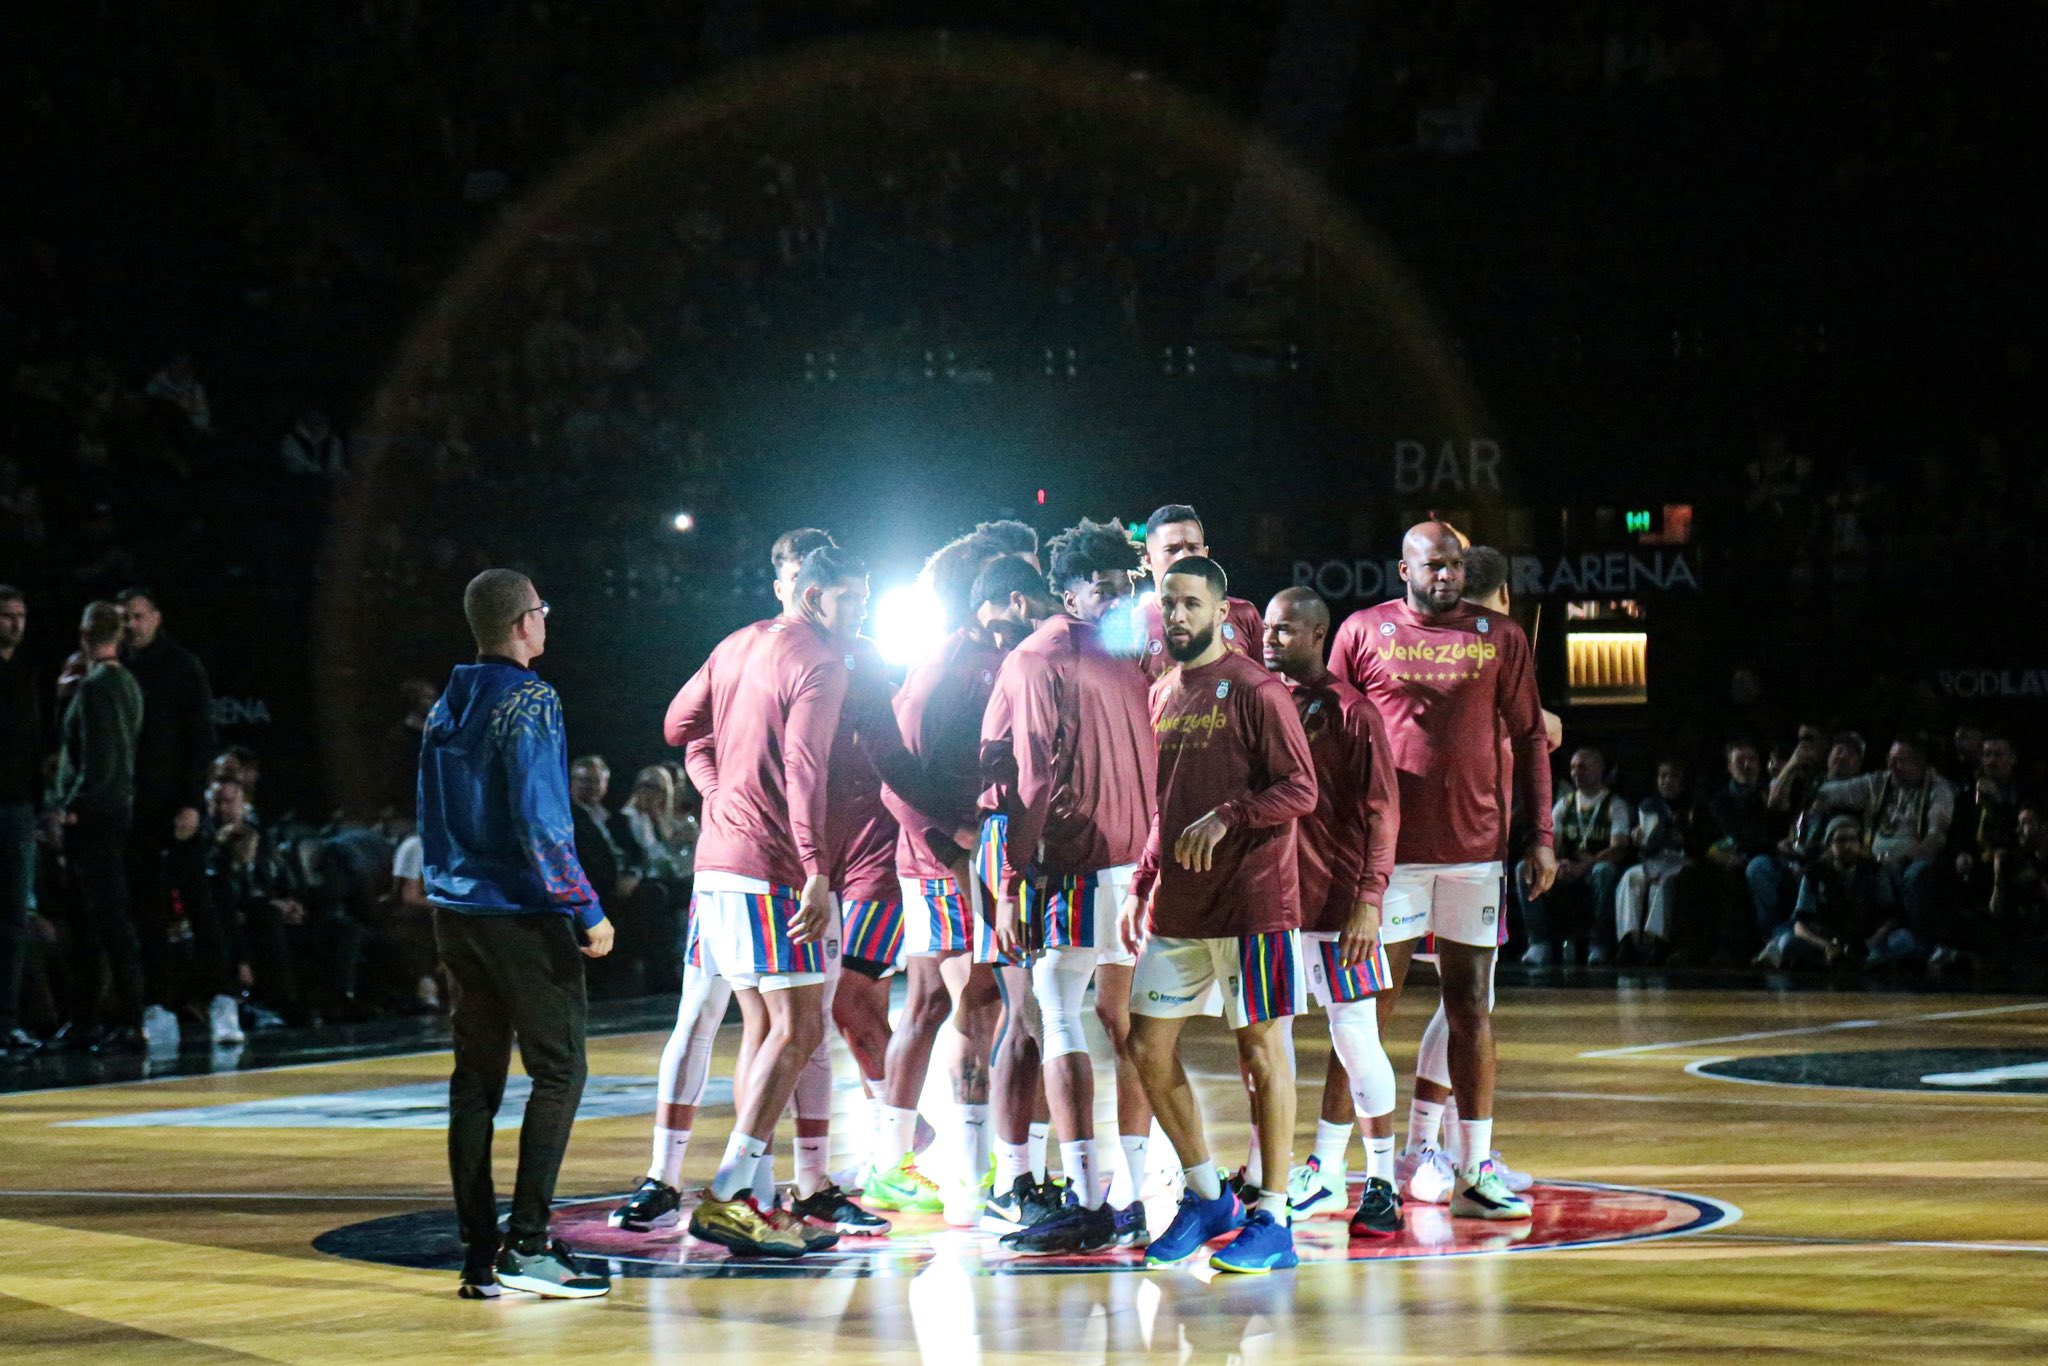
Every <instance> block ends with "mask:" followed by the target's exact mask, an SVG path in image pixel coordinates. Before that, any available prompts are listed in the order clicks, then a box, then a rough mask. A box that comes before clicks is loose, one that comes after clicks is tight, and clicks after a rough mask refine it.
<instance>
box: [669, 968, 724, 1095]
mask: <svg viewBox="0 0 2048 1366" xmlns="http://www.w3.org/2000/svg"><path fill="white" fill-rule="evenodd" d="M731 1002H732V988H731V987H729V986H727V985H726V983H725V979H724V978H722V977H713V976H711V975H710V974H709V973H706V972H703V971H701V970H700V969H697V968H690V969H687V970H686V971H685V972H684V973H683V993H682V999H681V1000H680V1001H679V1002H678V1003H677V1005H676V1027H675V1029H674V1030H673V1031H671V1032H670V1034H669V1036H668V1042H667V1043H666V1044H663V1045H662V1049H661V1072H660V1080H659V1092H660V1100H661V1103H662V1104H664V1105H700V1104H702V1103H703V1101H704V1088H705V1086H706V1085H707V1084H708V1083H709V1081H710V1079H711V1045H712V1043H713V1042H714V1041H715V1040H716V1039H717V1037H718V1027H719V1026H720V1025H721V1024H723V1023H724V1022H725V1008H726V1006H727V1005H729V1004H731Z"/></svg>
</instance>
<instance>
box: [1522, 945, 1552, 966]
mask: <svg viewBox="0 0 2048 1366" xmlns="http://www.w3.org/2000/svg"><path fill="white" fill-rule="evenodd" d="M1522 966H1523V967H1525V968H1547V967H1549V966H1550V945H1548V944H1531V945H1530V946H1529V950H1528V952H1526V953H1524V954H1523V955H1522Z"/></svg>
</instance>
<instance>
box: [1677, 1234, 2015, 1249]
mask: <svg viewBox="0 0 2048 1366" xmlns="http://www.w3.org/2000/svg"><path fill="white" fill-rule="evenodd" d="M1705 1236H1706V1237H1708V1238H1722V1239H1725V1240H1726V1241H1728V1242H1731V1243H1788V1244H1794V1245H1805V1246H1812V1247H1845V1248H1858V1247H1871V1248H1878V1247H1903V1248H1921V1249H1931V1250H1934V1251H1940V1252H2034V1253H2048V1243H1967V1242H1945V1241H1942V1240H1939V1239H1933V1238H1819V1237H1808V1236H1801V1235H1798V1234H1790V1233H1725V1234H1724V1233H1717V1232H1714V1231H1712V1230H1709V1231H1708V1232H1707V1233H1706V1235H1705Z"/></svg>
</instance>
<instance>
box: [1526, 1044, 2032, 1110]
mask: <svg viewBox="0 0 2048 1366" xmlns="http://www.w3.org/2000/svg"><path fill="white" fill-rule="evenodd" d="M1728 1061H1730V1058H1703V1059H1701V1060H1700V1061H1699V1062H1697V1063H1694V1064H1692V1066H1689V1067H1687V1068H1686V1069H1685V1070H1686V1071H1688V1072H1690V1071H1692V1068H1693V1067H1704V1066H1708V1065H1711V1064H1713V1063H1717V1062H1728ZM1696 1075H1703V1076H1705V1078H1706V1079H1707V1080H1709V1081H1743V1082H1749V1084H1751V1085H1754V1086H1782V1087H1787V1088H1789V1089H1792V1090H1798V1091H1821V1090H1844V1091H1848V1090H1855V1091H1860V1092H1862V1093H1864V1094H1866V1095H1882V1096H1894V1097H1896V1096H1944V1095H1948V1094H1950V1093H1949V1092H1947V1091H1889V1090H1886V1089H1885V1088H1883V1087H1881V1086H1863V1087H1847V1086H1844V1087H1820V1086H1804V1085H1801V1084H1800V1083H1798V1082H1790V1081H1750V1079H1749V1078H1747V1077H1723V1076H1717V1075H1714V1074H1712V1073H1704V1074H1696ZM1494 1094H1495V1095H1497V1096H1512V1097H1514V1098H1515V1099H1518V1100H1612V1101H1619V1102H1620V1103H1622V1104H1624V1105H1764V1106H1769V1107H1770V1108H1772V1109H1778V1110H1843V1109H1850V1110H1872V1109H1878V1108H1880V1107H1879V1106H1877V1105H1876V1104H1875V1103H1870V1104H1863V1103H1857V1102H1850V1103H1845V1102H1842V1101H1832V1100H1754V1099H1751V1098H1750V1097H1748V1096H1718V1095H1714V1094H1712V1093H1710V1092H1703V1091H1674V1092H1672V1093H1670V1094H1669V1095H1662V1096H1645V1095H1631V1094H1627V1093H1623V1092H1614V1091H1512V1090H1506V1089H1502V1090H1497V1091H1495V1092H1494ZM1960 1094H1963V1095H1969V1094H1970V1093H1969V1092H1967V1091H1966V1092H1962V1093H1960ZM1976 1099H1977V1102H1978V1103H1977V1104H1974V1105H1968V1104H1952V1103H1950V1102H1947V1101H1929V1102H1925V1103H1915V1105H1914V1106H1913V1109H1914V1111H1915V1112H1916V1113H1917V1112H1919V1111H1921V1110H1955V1111H1958V1112H1960V1113H1963V1114H1971V1115H1981V1114H1985V1113H1996V1112H1998V1111H2002V1110H2010V1111H2012V1112H2013V1113H2015V1114H2033V1113H2036V1112H2038V1111H2040V1110H2042V1109H2044V1108H2048V1096H2042V1097H2041V1098H2040V1101H2039V1102H2038V1103H2036V1104H2031V1105H2030V1104H2027V1103H2026V1102H2027V1101H2028V1099H2029V1093H2027V1092H2023V1091H1991V1092H1986V1093H1984V1094H1982V1095H1979V1096H1977V1098H1976ZM1987 1101H1991V1102H1997V1101H2008V1102H2015V1101H2016V1102H2019V1103H2018V1104H2004V1105H2000V1104H1989V1105H1987V1104H1985V1103H1984V1102H1987Z"/></svg>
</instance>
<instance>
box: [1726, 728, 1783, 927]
mask: <svg viewBox="0 0 2048 1366" xmlns="http://www.w3.org/2000/svg"><path fill="white" fill-rule="evenodd" d="M1726 753H1727V756H1728V782H1727V785H1726V786H1724V787H1723V788H1722V789H1721V790H1720V791H1719V792H1716V793H1715V794H1714V795H1713V796H1712V797H1711V798H1709V799H1708V802H1707V811H1708V814H1709V815H1711V816H1712V817H1713V822H1714V842H1713V843H1712V844H1710V845H1709V846H1707V857H1708V859H1710V860H1711V861H1712V862H1713V863H1714V865H1715V866H1716V867H1718V868H1720V869H1722V870H1723V871H1724V872H1726V873H1727V874H1728V877H1729V878H1730V880H1731V883H1732V887H1731V890H1733V891H1734V892H1735V893H1736V894H1737V901H1738V903H1739V904H1741V905H1742V906H1743V907H1744V908H1745V910H1746V912H1747V913H1746V914H1744V915H1742V916H1740V917H1731V918H1730V919H1731V920H1733V919H1740V920H1741V921H1743V922H1745V923H1756V924H1762V923H1763V922H1764V921H1766V920H1768V922H1769V924H1768V927H1767V928H1765V930H1764V934H1763V936H1762V937H1765V938H1768V937H1769V935H1770V934H1771V933H1773V932H1775V931H1776V929H1777V925H1778V915H1777V888H1778V878H1777V869H1776V867H1775V866H1773V865H1771V864H1770V862H1769V860H1770V859H1771V857H1772V855H1773V854H1774V853H1775V851H1776V848H1777V843H1778V835H1779V833H1780V831H1781V830H1782V828H1783V822H1782V821H1780V820H1779V819H1778V818H1777V816H1776V813H1774V812H1773V811H1772V810H1771V809H1770V802H1769V799H1768V796H1767V794H1766V793H1765V791H1764V787H1763V782H1762V779H1763V756H1762V755H1761V754H1759V753H1758V752H1757V747H1756V745H1755V744H1754V743H1752V742H1751V741H1748V740H1731V741H1729V743H1728V747H1727V750H1726ZM1758 859H1763V860H1765V867H1766V869H1767V871H1768V872H1769V874H1770V878H1769V893H1770V894H1769V897H1768V899H1766V900H1764V901H1761V902H1759V901H1758V900H1757V898H1756V897H1755V887H1756V884H1755V883H1753V882H1752V881H1751V880H1750V878H1749V876H1748V874H1749V869H1750V867H1751V866H1752V865H1753V864H1755V863H1756V861H1757V860H1758ZM1757 906H1762V907H1764V908H1765V909H1754V908H1755V907H1757ZM1717 939H1718V941H1719V942H1717V943H1716V945H1715V958H1716V960H1717V961H1719V960H1724V959H1727V958H1729V957H1730V956H1731V955H1732V951H1733V948H1734V947H1735V945H1736V944H1737V943H1740V942H1743V941H1747V942H1748V943H1749V944H1751V945H1754V943H1755V942H1756V941H1755V940H1754V939H1751V938H1750V937H1749V932H1748V931H1741V932H1738V931H1735V930H1734V929H1733V928H1732V925H1724V926H1723V928H1722V930H1721V932H1720V934H1719V935H1718V936H1717ZM1742 952H1743V954H1744V955H1747V954H1748V953H1749V952H1750V950H1749V949H1748V948H1744V949H1743V950H1742Z"/></svg>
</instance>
